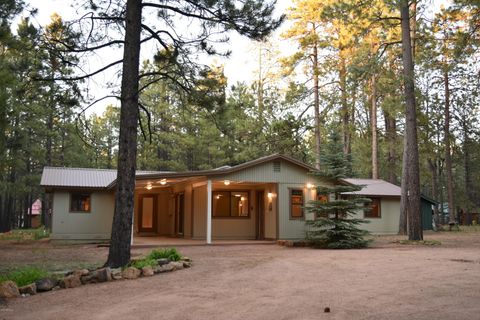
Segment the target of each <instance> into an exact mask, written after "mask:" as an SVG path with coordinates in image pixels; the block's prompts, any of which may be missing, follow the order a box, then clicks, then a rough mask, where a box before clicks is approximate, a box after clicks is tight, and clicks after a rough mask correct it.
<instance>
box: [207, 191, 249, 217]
mask: <svg viewBox="0 0 480 320" xmlns="http://www.w3.org/2000/svg"><path fill="white" fill-rule="evenodd" d="M212 196H213V201H212V202H213V206H212V217H214V218H248V217H249V216H250V212H249V210H248V206H249V201H248V192H245V191H215V192H213V193H212Z"/></svg>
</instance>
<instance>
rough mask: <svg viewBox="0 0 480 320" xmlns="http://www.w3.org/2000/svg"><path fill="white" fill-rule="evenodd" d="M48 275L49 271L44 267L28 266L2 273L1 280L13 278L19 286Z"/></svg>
mask: <svg viewBox="0 0 480 320" xmlns="http://www.w3.org/2000/svg"><path fill="white" fill-rule="evenodd" d="M48 276H49V274H48V272H46V271H45V270H43V269H40V268H37V267H31V266H27V267H21V268H17V269H14V270H12V271H10V272H8V273H6V274H3V275H0V282H3V281H7V280H11V281H13V282H15V283H16V284H17V286H19V287H22V286H25V285H27V284H30V283H33V282H35V281H37V280H40V279H43V278H47V277H48Z"/></svg>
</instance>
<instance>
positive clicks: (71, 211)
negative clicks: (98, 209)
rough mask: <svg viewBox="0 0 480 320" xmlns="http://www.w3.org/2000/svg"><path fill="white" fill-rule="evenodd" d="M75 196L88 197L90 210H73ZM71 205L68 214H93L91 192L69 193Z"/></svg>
mask: <svg viewBox="0 0 480 320" xmlns="http://www.w3.org/2000/svg"><path fill="white" fill-rule="evenodd" d="M74 195H82V196H85V195H86V196H88V200H89V201H88V203H89V208H88V210H73V208H72V204H73V201H72V199H73V196H74ZM69 199H70V201H69V205H68V212H69V213H91V212H92V193H91V192H84V191H71V192H69Z"/></svg>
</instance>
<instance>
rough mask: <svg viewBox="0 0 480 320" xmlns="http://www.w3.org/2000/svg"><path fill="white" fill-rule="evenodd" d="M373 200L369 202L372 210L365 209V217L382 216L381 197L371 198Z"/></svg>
mask: <svg viewBox="0 0 480 320" xmlns="http://www.w3.org/2000/svg"><path fill="white" fill-rule="evenodd" d="M369 199H370V200H372V202H370V203H368V204H367V206H368V207H370V210H365V218H381V217H382V215H381V212H380V199H379V198H369Z"/></svg>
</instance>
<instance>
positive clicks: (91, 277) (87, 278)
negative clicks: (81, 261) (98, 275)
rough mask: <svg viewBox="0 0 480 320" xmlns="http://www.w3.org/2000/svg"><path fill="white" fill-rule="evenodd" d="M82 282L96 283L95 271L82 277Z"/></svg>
mask: <svg viewBox="0 0 480 320" xmlns="http://www.w3.org/2000/svg"><path fill="white" fill-rule="evenodd" d="M80 281H81V282H82V284H88V283H95V277H94V275H93V273H89V274H87V275H86V276H82V277H80Z"/></svg>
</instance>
